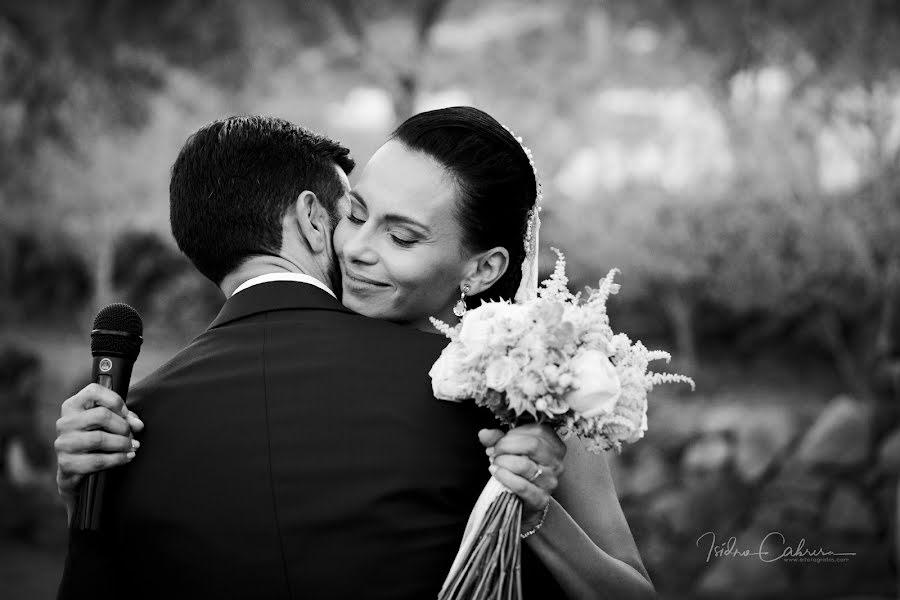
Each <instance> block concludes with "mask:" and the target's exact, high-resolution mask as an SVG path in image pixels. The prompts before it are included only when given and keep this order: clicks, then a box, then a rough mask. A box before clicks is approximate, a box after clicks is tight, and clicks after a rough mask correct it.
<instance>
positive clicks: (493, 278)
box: [465, 246, 509, 296]
mask: <svg viewBox="0 0 900 600" xmlns="http://www.w3.org/2000/svg"><path fill="white" fill-rule="evenodd" d="M473 260H474V261H475V263H474V265H473V267H472V269H471V271H470V273H469V275H468V276H467V277H466V279H465V282H466V283H468V284H469V295H470V296H475V295H477V294H480V293H481V292H483V291H485V290H487V289H488V288H490V287H491V286H492V285H494V284H495V283H497V281H498V280H499V279H500V278H501V277H503V275H504V273H506V269H507V268H508V267H509V251H508V250H507V249H506V248H503V247H502V246H497V247H496V248H491V249H490V250H488V251H486V252H481V253H479V254H478V255H476V256H475V257H474V258H473Z"/></svg>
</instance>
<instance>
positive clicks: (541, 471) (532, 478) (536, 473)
mask: <svg viewBox="0 0 900 600" xmlns="http://www.w3.org/2000/svg"><path fill="white" fill-rule="evenodd" d="M543 472H544V469H542V468H541V467H538V470H537V471H535V472H534V475H532V476H531V479H529V480H528V481H534V480H535V479H537V478H538V477H540V476H541V474H542V473H543Z"/></svg>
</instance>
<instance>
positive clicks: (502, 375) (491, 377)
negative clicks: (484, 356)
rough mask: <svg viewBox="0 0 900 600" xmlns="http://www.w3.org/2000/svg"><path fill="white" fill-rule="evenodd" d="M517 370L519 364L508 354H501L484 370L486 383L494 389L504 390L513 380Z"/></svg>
mask: <svg viewBox="0 0 900 600" xmlns="http://www.w3.org/2000/svg"><path fill="white" fill-rule="evenodd" d="M517 371H518V365H517V364H516V361H515V360H513V359H512V358H510V357H508V356H501V357H500V358H496V359H494V360H492V361H491V363H490V364H489V365H488V367H487V370H486V371H485V372H484V379H485V383H487V386H488V387H489V388H491V389H492V390H497V391H498V392H502V391H504V390H505V389H506V386H508V385H509V384H510V382H512V380H513V377H515V376H516V372H517Z"/></svg>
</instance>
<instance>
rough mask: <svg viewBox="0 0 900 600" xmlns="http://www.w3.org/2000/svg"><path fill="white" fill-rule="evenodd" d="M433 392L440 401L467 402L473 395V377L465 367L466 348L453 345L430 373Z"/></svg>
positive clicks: (445, 350) (440, 357) (442, 354)
mask: <svg viewBox="0 0 900 600" xmlns="http://www.w3.org/2000/svg"><path fill="white" fill-rule="evenodd" d="M428 375H429V376H430V377H431V390H432V392H433V393H434V397H435V398H438V399H440V400H465V399H467V398H471V397H472V395H473V387H472V377H471V374H470V370H469V369H468V368H466V366H465V348H464V347H462V346H461V345H459V344H455V343H451V344H450V345H449V346H447V347H446V348H445V349H444V351H443V352H442V353H441V355H440V356H439V357H438V359H437V360H436V361H435V363H434V364H433V365H432V366H431V370H430V371H428Z"/></svg>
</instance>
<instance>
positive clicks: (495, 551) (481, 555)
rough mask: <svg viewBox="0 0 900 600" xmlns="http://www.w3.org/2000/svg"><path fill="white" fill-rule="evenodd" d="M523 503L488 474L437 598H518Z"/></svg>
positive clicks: (458, 599) (519, 589) (473, 599)
mask: <svg viewBox="0 0 900 600" xmlns="http://www.w3.org/2000/svg"><path fill="white" fill-rule="evenodd" d="M521 520H522V502H521V501H520V500H519V499H518V497H516V495H515V494H513V493H512V492H511V491H510V490H509V489H508V488H507V487H506V486H505V485H503V484H502V483H500V482H499V481H497V480H496V479H495V478H493V477H491V478H490V480H488V482H487V485H485V486H484V489H483V490H482V491H481V495H480V496H479V497H478V500H477V501H476V502H475V507H474V508H473V509H472V512H471V513H470V514H469V520H468V522H467V523H466V530H465V532H464V533H463V540H462V543H461V544H460V546H459V550H458V551H457V553H456V558H455V559H454V560H453V565H452V566H451V567H450V573H449V574H448V575H447V579H446V580H444V585H443V587H442V588H441V593H440V594H439V595H438V599H439V600H463V599H465V600H481V599H488V598H496V599H498V600H520V599H521V598H522V579H521V567H520V565H521V548H522V540H521V538H520V528H521Z"/></svg>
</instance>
